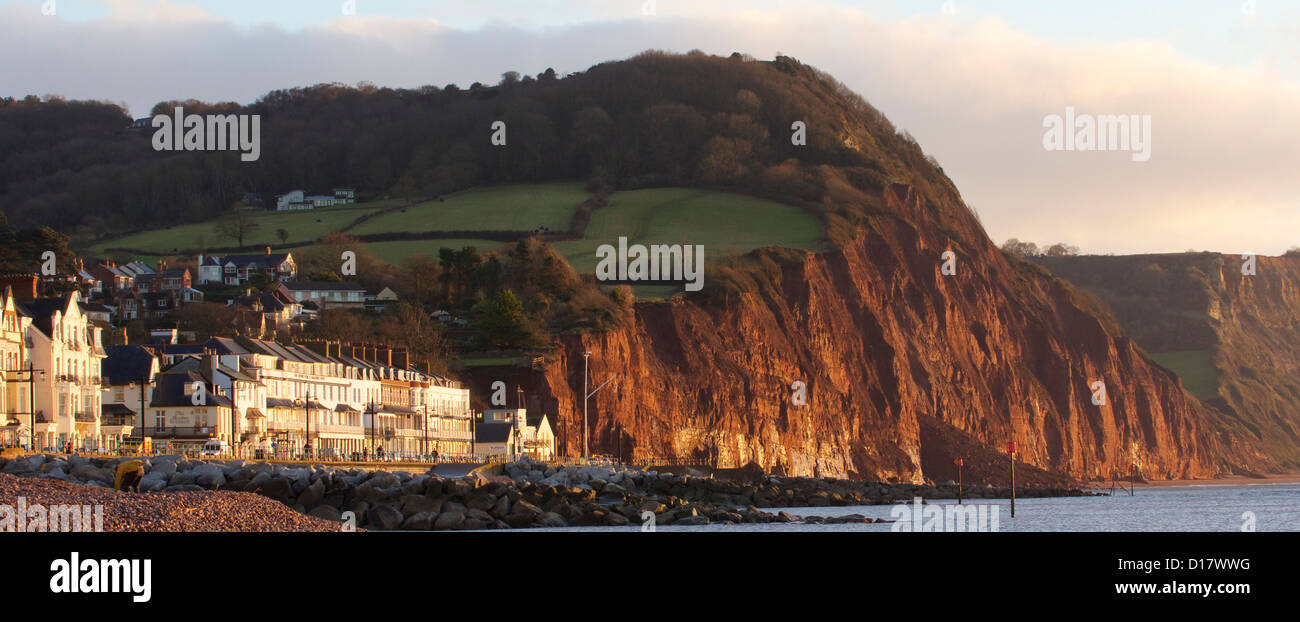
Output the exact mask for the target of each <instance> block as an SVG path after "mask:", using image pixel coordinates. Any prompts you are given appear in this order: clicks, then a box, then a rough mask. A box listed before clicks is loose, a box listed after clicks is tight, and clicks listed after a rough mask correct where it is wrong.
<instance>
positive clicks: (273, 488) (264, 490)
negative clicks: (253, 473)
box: [258, 477, 294, 500]
mask: <svg viewBox="0 0 1300 622" xmlns="http://www.w3.org/2000/svg"><path fill="white" fill-rule="evenodd" d="M258 492H260V493H261V494H262V495H263V496H266V497H270V498H272V499H280V500H285V499H292V498H293V496H294V495H293V484H292V483H290V482H289V480H287V479H284V478H282V477H273V478H271V479H269V480H267V481H266V482H265V483H264V484H262V485H261V487H260V489H259V491H258Z"/></svg>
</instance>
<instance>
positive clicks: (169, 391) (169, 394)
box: [149, 371, 234, 408]
mask: <svg viewBox="0 0 1300 622" xmlns="http://www.w3.org/2000/svg"><path fill="white" fill-rule="evenodd" d="M196 382H203V377H202V376H200V375H199V374H198V373H197V372H193V371H186V372H168V373H161V374H158V375H157V376H154V389H153V401H152V402H150V404H149V405H150V406H194V405H195V404H194V402H193V398H191V397H190V396H189V395H186V394H185V386H186V385H193V384H194V383H196ZM204 386H205V387H206V386H207V383H204ZM207 405H208V406H225V407H227V408H231V407H233V406H234V404H233V403H232V402H231V401H230V398H228V397H226V396H224V395H218V394H216V393H213V392H211V391H208V400H207Z"/></svg>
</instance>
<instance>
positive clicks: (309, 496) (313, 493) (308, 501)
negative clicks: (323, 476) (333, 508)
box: [298, 481, 325, 510]
mask: <svg viewBox="0 0 1300 622" xmlns="http://www.w3.org/2000/svg"><path fill="white" fill-rule="evenodd" d="M324 498H325V486H324V484H321V483H320V482H319V481H317V482H312V484H311V485H310V486H308V487H306V488H303V489H302V493H300V494H299V495H298V503H299V504H300V505H302V507H305V508H307V509H308V510H310V509H312V508H314V507H316V506H318V505H320V503H321V500H322V499H324Z"/></svg>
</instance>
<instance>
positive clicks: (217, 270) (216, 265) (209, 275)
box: [194, 254, 222, 285]
mask: <svg viewBox="0 0 1300 622" xmlns="http://www.w3.org/2000/svg"><path fill="white" fill-rule="evenodd" d="M197 265H198V267H196V268H195V270H197V271H198V274H196V275H194V278H195V280H196V281H198V284H199V285H207V284H208V283H221V282H222V279H221V258H220V257H214V256H212V255H206V256H205V255H203V254H200V255H199V260H198V264H197Z"/></svg>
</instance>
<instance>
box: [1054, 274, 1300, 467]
mask: <svg viewBox="0 0 1300 622" xmlns="http://www.w3.org/2000/svg"><path fill="white" fill-rule="evenodd" d="M1035 261H1037V262H1039V263H1041V264H1042V265H1044V266H1045V267H1047V268H1048V269H1049V270H1051V271H1052V272H1054V273H1056V274H1058V275H1060V276H1061V277H1062V278H1065V279H1067V280H1069V281H1071V282H1073V283H1076V284H1077V285H1079V286H1080V287H1083V288H1086V289H1088V290H1089V291H1092V292H1094V293H1095V294H1096V295H1097V296H1098V297H1100V298H1102V299H1103V300H1105V301H1106V303H1107V304H1109V305H1110V307H1111V309H1113V310H1114V313H1115V317H1116V318H1117V319H1118V320H1119V322H1120V323H1121V324H1122V325H1123V327H1124V330H1125V331H1126V332H1127V333H1128V334H1129V335H1131V336H1132V337H1133V339H1134V340H1135V341H1137V343H1138V344H1139V345H1141V346H1142V347H1143V348H1145V349H1146V350H1148V351H1149V352H1151V358H1153V359H1154V360H1155V361H1156V362H1157V363H1159V364H1161V365H1163V366H1165V367H1167V368H1169V369H1171V370H1173V371H1175V372H1177V373H1178V374H1179V376H1180V377H1181V378H1182V379H1183V383H1184V384H1185V385H1186V386H1187V387H1188V388H1189V389H1190V390H1192V392H1193V393H1195V394H1196V395H1197V396H1198V397H1201V398H1202V399H1204V400H1206V401H1208V402H1209V403H1210V404H1212V405H1213V406H1214V407H1216V408H1218V409H1219V410H1222V411H1224V412H1225V413H1229V414H1231V415H1232V416H1233V417H1234V418H1236V419H1238V420H1240V421H1242V422H1243V423H1244V425H1245V426H1246V428H1247V429H1248V430H1249V434H1250V437H1252V438H1254V439H1256V440H1258V441H1260V442H1261V443H1262V444H1263V445H1264V446H1265V447H1266V448H1267V449H1268V451H1269V453H1270V454H1271V455H1273V456H1276V457H1277V458H1278V459H1279V461H1281V462H1282V463H1283V465H1284V466H1285V467H1286V468H1288V469H1297V468H1300V255H1296V254H1290V255H1286V256H1283V257H1258V258H1257V262H1258V263H1257V265H1256V270H1255V274H1254V275H1250V276H1246V275H1243V274H1242V270H1241V268H1242V259H1241V256H1240V255H1218V254H1213V253H1189V254H1177V255H1132V256H1121V257H1100V256H1081V257H1041V258H1035Z"/></svg>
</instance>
